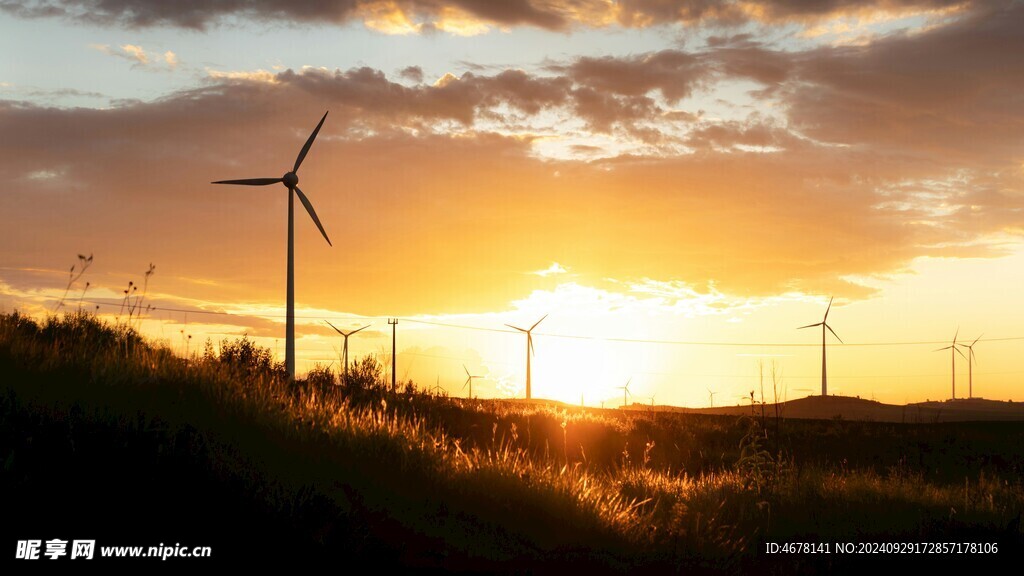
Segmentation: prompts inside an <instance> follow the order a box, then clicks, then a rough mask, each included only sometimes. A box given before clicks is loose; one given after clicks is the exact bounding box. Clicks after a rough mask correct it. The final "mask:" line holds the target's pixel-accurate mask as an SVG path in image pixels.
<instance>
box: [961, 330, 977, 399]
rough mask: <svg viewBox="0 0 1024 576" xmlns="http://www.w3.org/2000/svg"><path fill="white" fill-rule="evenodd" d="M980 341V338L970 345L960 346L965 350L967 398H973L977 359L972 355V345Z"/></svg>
mask: <svg viewBox="0 0 1024 576" xmlns="http://www.w3.org/2000/svg"><path fill="white" fill-rule="evenodd" d="M978 340H981V336H978V337H977V338H975V339H974V342H971V343H970V344H961V345H960V346H961V347H963V348H967V397H968V398H974V365H975V364H977V363H978V357H977V356H975V355H974V345H975V344H977V343H978Z"/></svg>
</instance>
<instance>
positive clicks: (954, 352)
mask: <svg viewBox="0 0 1024 576" xmlns="http://www.w3.org/2000/svg"><path fill="white" fill-rule="evenodd" d="M959 335H960V329H959V328H957V329H956V333H955V334H953V343H952V344H950V345H949V346H946V347H944V348H938V349H936V350H934V351H935V352H942V351H943V350H949V355H950V356H951V357H952V358H953V400H956V355H957V354H959V355H960V356H963V357H964V358H967V357H966V356H964V353H963V352H961V351H960V349H959V348H957V346H960V344H957V343H956V337H957V336H959ZM972 346H973V344H972Z"/></svg>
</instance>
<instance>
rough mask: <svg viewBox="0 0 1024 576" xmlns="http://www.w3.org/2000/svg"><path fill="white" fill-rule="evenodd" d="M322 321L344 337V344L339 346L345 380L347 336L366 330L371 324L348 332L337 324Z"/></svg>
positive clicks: (346, 370) (346, 374) (346, 375)
mask: <svg viewBox="0 0 1024 576" xmlns="http://www.w3.org/2000/svg"><path fill="white" fill-rule="evenodd" d="M324 322H327V325H328V326H330V327H331V328H334V331H335V332H337V333H338V334H341V337H342V338H344V339H345V344H343V345H342V347H341V357H342V358H343V361H344V362H345V379H346V380H347V379H348V337H349V336H351V335H353V334H355V333H356V332H360V331H362V330H366V329H367V328H369V327H370V326H371V325H370V324H367V325H366V326H363V327H362V328H360V329H359V330H352V331H350V332H342V331H341V330H339V329H338V327H337V326H335V325H334V324H331V323H330V322H329V321H327V320H324Z"/></svg>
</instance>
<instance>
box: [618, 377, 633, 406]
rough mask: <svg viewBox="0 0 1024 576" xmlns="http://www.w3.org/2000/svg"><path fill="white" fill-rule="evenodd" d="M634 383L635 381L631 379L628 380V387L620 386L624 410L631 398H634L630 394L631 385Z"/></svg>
mask: <svg viewBox="0 0 1024 576" xmlns="http://www.w3.org/2000/svg"><path fill="white" fill-rule="evenodd" d="M632 381H633V378H630V379H629V380H626V385H625V386H619V387H618V389H619V390H622V407H623V408H625V407H626V404H627V403H628V402H629V396H632V394H630V392H629V383H630V382H632Z"/></svg>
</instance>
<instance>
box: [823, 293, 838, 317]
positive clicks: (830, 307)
mask: <svg viewBox="0 0 1024 576" xmlns="http://www.w3.org/2000/svg"><path fill="white" fill-rule="evenodd" d="M833 298H835V296H833V297H832V298H829V299H828V308H825V319H824V320H822V322H826V321H827V320H828V311H829V310H831V309H832V299H833Z"/></svg>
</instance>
